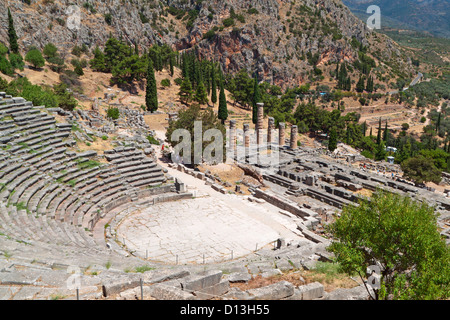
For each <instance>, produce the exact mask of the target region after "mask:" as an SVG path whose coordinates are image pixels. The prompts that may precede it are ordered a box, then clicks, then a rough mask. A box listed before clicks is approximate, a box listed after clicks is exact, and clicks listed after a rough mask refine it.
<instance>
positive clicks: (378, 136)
mask: <svg viewBox="0 0 450 320" xmlns="http://www.w3.org/2000/svg"><path fill="white" fill-rule="evenodd" d="M380 143H381V118H380V121H379V123H378V134H377V145H379V144H380Z"/></svg>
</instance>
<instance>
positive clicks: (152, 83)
mask: <svg viewBox="0 0 450 320" xmlns="http://www.w3.org/2000/svg"><path fill="white" fill-rule="evenodd" d="M145 105H146V107H147V111H150V112H155V111H156V110H158V93H157V91H156V78H155V70H154V69H153V62H152V59H150V58H149V59H148V66H147V87H146V90H145Z"/></svg>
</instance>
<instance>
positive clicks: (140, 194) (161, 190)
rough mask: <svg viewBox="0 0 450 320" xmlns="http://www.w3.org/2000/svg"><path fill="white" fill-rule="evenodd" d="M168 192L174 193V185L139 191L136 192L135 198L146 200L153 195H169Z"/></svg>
mask: <svg viewBox="0 0 450 320" xmlns="http://www.w3.org/2000/svg"><path fill="white" fill-rule="evenodd" d="M169 192H175V184H170V185H167V186H162V187H153V188H147V189H145V190H140V191H138V192H136V194H137V197H138V198H139V199H141V198H146V197H150V196H153V195H155V194H162V193H169Z"/></svg>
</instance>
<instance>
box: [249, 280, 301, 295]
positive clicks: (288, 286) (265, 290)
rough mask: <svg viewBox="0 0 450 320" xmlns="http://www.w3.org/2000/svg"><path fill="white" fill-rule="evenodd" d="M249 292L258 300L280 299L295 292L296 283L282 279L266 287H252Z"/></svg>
mask: <svg viewBox="0 0 450 320" xmlns="http://www.w3.org/2000/svg"><path fill="white" fill-rule="evenodd" d="M247 292H248V293H249V294H250V295H252V296H254V297H255V299H256V300H279V299H284V298H287V297H289V296H292V295H293V294H294V285H293V284H292V283H290V282H287V281H280V282H277V283H274V284H270V285H268V286H265V287H261V288H256V289H250V290H247Z"/></svg>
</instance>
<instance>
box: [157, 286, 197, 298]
mask: <svg viewBox="0 0 450 320" xmlns="http://www.w3.org/2000/svg"><path fill="white" fill-rule="evenodd" d="M150 288H151V289H150V290H151V293H150V295H151V296H152V297H154V298H155V299H157V300H196V299H197V297H195V296H194V295H193V294H192V293H190V292H188V291H184V290H182V289H180V288H177V287H173V286H168V285H165V284H162V283H161V284H155V285H153V286H151V287H150Z"/></svg>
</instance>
